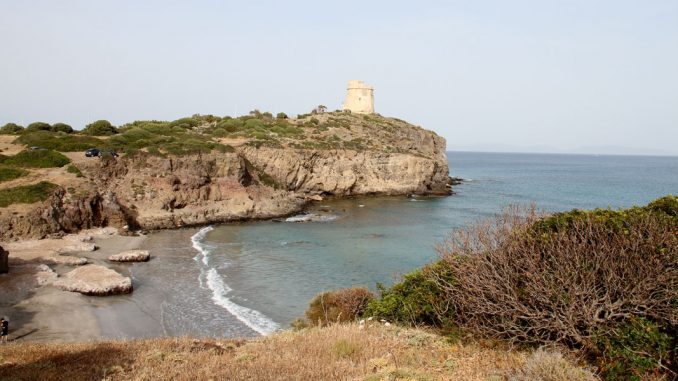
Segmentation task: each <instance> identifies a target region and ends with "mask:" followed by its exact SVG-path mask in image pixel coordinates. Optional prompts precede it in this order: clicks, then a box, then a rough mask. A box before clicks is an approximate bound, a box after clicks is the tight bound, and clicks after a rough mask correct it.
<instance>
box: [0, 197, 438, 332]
mask: <svg viewBox="0 0 678 381" xmlns="http://www.w3.org/2000/svg"><path fill="white" fill-rule="evenodd" d="M422 197H427V196H422ZM428 197H435V196H428ZM355 198H368V199H374V198H386V199H390V198H408V196H405V195H397V196H381V197H378V196H354V197H341V198H334V197H331V198H327V199H325V200H323V202H328V203H334V202H336V201H341V200H345V199H355ZM324 211H325V206H323V204H321V202H313V203H308V204H307V205H305V207H303V208H301V209H300V210H298V211H296V212H295V213H287V214H285V215H283V216H282V217H278V218H267V219H239V220H236V221H229V222H225V223H220V224H207V225H205V224H197V225H195V226H193V225H191V226H184V227H178V228H172V229H157V230H151V231H149V232H148V233H147V234H143V235H140V236H125V235H120V234H119V233H118V231H117V229H114V228H98V229H89V230H83V231H81V232H79V233H76V234H69V235H65V236H63V237H61V238H45V239H40V240H35V239H32V240H30V239H29V240H21V241H11V242H1V243H0V245H1V246H2V247H4V248H5V249H6V250H7V251H9V252H10V274H2V275H0V288H1V290H0V316H7V317H8V318H9V320H10V340H15V339H18V340H21V341H33V342H82V341H97V340H108V339H133V338H144V337H160V336H168V334H167V332H165V328H164V327H163V324H162V313H161V312H158V311H157V308H156V307H157V306H155V305H152V304H154V303H155V302H156V299H154V298H153V297H152V296H150V295H149V296H146V295H147V294H152V292H150V291H149V288H148V286H149V283H151V279H144V278H139V279H137V278H134V276H133V274H132V271H131V268H132V266H135V264H134V263H113V262H109V261H107V257H108V256H109V255H111V254H117V253H118V252H120V251H124V250H134V249H150V251H151V256H152V259H151V261H150V262H145V263H141V264H138V265H143V266H146V265H150V266H153V263H152V262H153V261H154V259H153V258H158V257H168V256H172V255H173V254H171V253H166V252H165V251H166V250H158V247H154V245H153V244H149V241H148V239H147V238H148V237H149V236H151V235H154V234H155V233H159V232H162V231H166V230H171V231H173V232H176V234H177V235H186V237H182V238H186V242H187V243H188V244H189V245H191V244H193V243H194V242H192V241H191V240H190V239H191V238H192V237H193V235H194V234H195V233H197V232H199V231H200V230H201V229H204V228H205V227H206V226H221V225H230V224H234V225H241V224H248V223H253V222H260V221H273V222H279V220H280V219H285V218H287V217H290V216H297V215H301V214H304V215H306V214H309V213H316V212H318V213H323V212H324ZM151 241H152V240H151ZM92 244H94V245H96V247H97V249H96V250H91V248H92V247H91V246H92ZM193 248H194V249H196V248H195V246H193ZM196 250H197V249H196ZM195 255H200V254H199V251H198V250H197V251H196V253H195ZM71 256H72V257H76V258H86V259H87V261H88V263H90V264H97V265H103V266H106V267H108V268H111V269H113V270H115V271H118V272H119V273H121V274H122V275H124V276H130V277H132V281H133V285H134V287H135V289H137V288H138V287H140V288H139V289H137V290H135V291H133V293H134V292H137V296H138V295H141V294H139V292H143V293H144V296H143V298H142V300H145V301H148V304H147V305H143V303H141V304H139V303H138V302H135V303H129V300H130V299H131V298H132V297H131V296H130V295H114V296H86V295H81V294H78V293H74V292H68V291H62V290H59V289H57V288H55V287H54V286H52V285H51V284H50V283H51V281H52V280H53V279H55V278H56V277H57V276H61V275H63V274H65V273H67V272H69V271H71V270H73V269H75V268H76V267H77V266H73V265H67V264H58V263H54V262H52V261H51V258H53V257H58V258H67V257H71ZM39 265H43V266H49V268H50V269H51V270H52V272H51V273H50V271H47V272H44V273H41V272H40V271H39V269H38V268H37V267H36V266H39ZM16 266H24V267H26V266H27V267H28V268H27V269H25V270H24V271H22V273H21V274H18V273H17V272H16ZM13 269H14V271H13ZM41 276H42V277H43V278H46V280H45V281H43V283H42V284H38V283H40V282H38V281H37V280H36V279H37V278H39V277H41ZM29 278H30V279H29ZM142 288H143V291H142ZM12 290H13V291H12ZM212 291H213V290H212ZM153 296H159V294H153ZM221 307H222V308H224V307H223V306H221ZM242 308H245V309H246V307H242ZM225 309H226V310H228V311H229V313H230V314H232V315H233V316H234V317H235V318H236V319H239V320H241V319H240V318H239V317H238V314H234V313H233V311H230V310H229V309H228V308H225ZM240 323H242V320H241V321H240ZM243 324H245V325H247V326H248V327H249V328H250V329H252V330H253V332H259V333H261V332H260V331H261V330H260V329H256V328H253V327H252V326H251V325H250V324H247V323H243ZM170 336H171V335H170ZM245 336H249V335H247V334H245Z"/></svg>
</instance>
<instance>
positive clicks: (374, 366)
mask: <svg viewBox="0 0 678 381" xmlns="http://www.w3.org/2000/svg"><path fill="white" fill-rule="evenodd" d="M571 364H572V363H571V361H568V360H565V359H563V357H562V356H561V355H560V354H559V353H557V352H555V351H536V352H533V351H513V350H508V349H506V348H490V347H487V346H483V345H479V344H467V345H464V344H460V343H456V344H451V343H448V342H447V341H446V340H444V338H442V337H440V336H438V335H435V334H432V333H430V332H426V331H423V330H418V329H406V328H398V327H386V326H384V325H382V324H379V323H374V324H371V325H370V324H368V325H363V326H361V325H358V324H355V323H354V324H343V325H332V326H329V327H326V328H313V329H308V330H304V331H301V332H283V333H278V334H274V335H271V336H269V337H263V338H260V339H255V340H222V341H217V340H214V339H206V340H195V339H190V338H178V339H152V340H134V341H107V342H96V343H83V344H29V343H17V344H10V345H0V379H3V380H4V379H8V380H10V379H11V380H43V381H51V380H72V381H77V380H111V381H113V380H131V379H134V380H210V379H212V380H303V381H307V380H366V381H378V380H419V381H428V380H430V381H433V380H467V381H472V380H483V381H485V380H503V379H507V378H508V377H511V379H514V380H541V379H547V380H553V381H583V380H594V379H595V378H594V377H593V376H592V375H591V374H590V373H589V372H587V371H585V370H583V369H580V368H577V367H575V366H573V365H571Z"/></svg>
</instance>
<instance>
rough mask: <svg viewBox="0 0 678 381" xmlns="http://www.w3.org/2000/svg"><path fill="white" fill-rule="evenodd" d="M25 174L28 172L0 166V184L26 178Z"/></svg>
mask: <svg viewBox="0 0 678 381" xmlns="http://www.w3.org/2000/svg"><path fill="white" fill-rule="evenodd" d="M27 174H28V171H26V170H24V169H21V168H13V167H7V166H4V165H1V166H0V182H3V181H10V180H14V179H18V178H19V177H23V176H26V175H27Z"/></svg>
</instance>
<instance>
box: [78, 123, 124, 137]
mask: <svg viewBox="0 0 678 381" xmlns="http://www.w3.org/2000/svg"><path fill="white" fill-rule="evenodd" d="M82 133H83V134H85V135H93V136H110V135H115V134H117V133H118V129H117V128H115V126H113V125H112V124H111V122H109V121H107V120H97V121H96V122H92V123H90V124H88V125H87V126H85V128H84V129H83V130H82Z"/></svg>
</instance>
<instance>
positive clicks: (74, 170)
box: [66, 164, 82, 177]
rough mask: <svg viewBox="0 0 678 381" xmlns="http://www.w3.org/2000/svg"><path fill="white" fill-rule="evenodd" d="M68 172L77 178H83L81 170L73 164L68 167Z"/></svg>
mask: <svg viewBox="0 0 678 381" xmlns="http://www.w3.org/2000/svg"><path fill="white" fill-rule="evenodd" d="M66 172H68V173H73V174H74V175H76V176H77V177H82V172H81V171H80V168H78V167H76V166H75V165H73V164H70V165H69V166H68V167H66Z"/></svg>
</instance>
